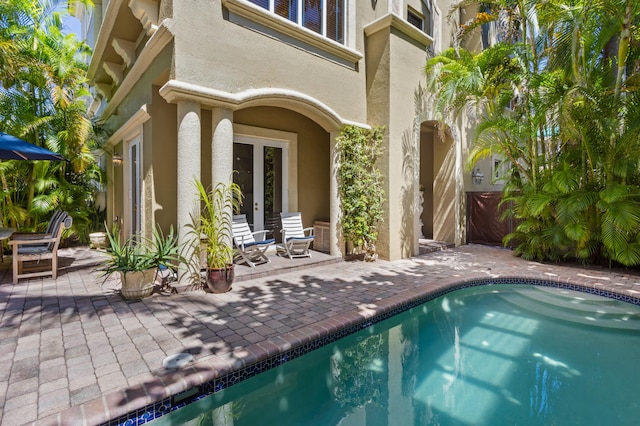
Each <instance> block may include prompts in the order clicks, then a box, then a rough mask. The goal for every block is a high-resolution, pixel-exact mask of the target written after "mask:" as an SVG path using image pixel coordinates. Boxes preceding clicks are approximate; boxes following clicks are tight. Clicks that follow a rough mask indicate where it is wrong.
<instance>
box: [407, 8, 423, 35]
mask: <svg viewBox="0 0 640 426" xmlns="http://www.w3.org/2000/svg"><path fill="white" fill-rule="evenodd" d="M407 21H408V22H409V23H410V24H411V25H413V26H414V27H416V28H417V29H419V30H420V31H424V19H422V16H420V15H419V14H418V12H415V11H413V10H411V9H408V10H407Z"/></svg>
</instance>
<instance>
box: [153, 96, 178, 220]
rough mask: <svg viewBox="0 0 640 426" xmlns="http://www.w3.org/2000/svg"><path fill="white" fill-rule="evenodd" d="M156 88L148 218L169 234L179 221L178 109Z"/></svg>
mask: <svg viewBox="0 0 640 426" xmlns="http://www.w3.org/2000/svg"><path fill="white" fill-rule="evenodd" d="M158 88H159V87H158V86H153V93H152V102H151V105H150V108H149V112H150V114H151V116H152V119H151V126H152V129H151V133H152V135H151V143H150V144H149V145H150V146H151V155H150V157H151V162H150V164H149V171H148V174H147V176H148V177H149V178H151V197H150V201H151V212H150V215H149V216H148V217H153V221H154V222H155V223H156V224H157V225H158V226H160V227H161V228H162V229H163V231H164V232H165V233H166V232H168V230H169V228H170V227H171V226H172V225H173V226H174V227H175V224H176V218H177V208H176V199H177V162H176V158H177V151H178V150H177V145H176V138H177V133H178V129H177V125H178V121H177V119H176V114H177V111H176V110H177V109H176V106H175V105H174V104H169V103H167V102H166V101H165V100H164V98H162V96H160V95H159V94H158Z"/></svg>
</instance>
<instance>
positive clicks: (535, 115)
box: [426, 0, 640, 266]
mask: <svg viewBox="0 0 640 426" xmlns="http://www.w3.org/2000/svg"><path fill="white" fill-rule="evenodd" d="M472 5H475V6H478V7H479V8H478V10H479V13H478V14H477V15H476V16H475V17H474V18H472V19H471V20H469V21H468V22H467V23H465V24H464V25H462V26H461V31H460V34H459V35H460V36H461V37H464V36H468V35H470V34H473V32H474V30H476V29H479V28H481V27H482V26H483V25H489V24H493V25H496V28H497V29H498V30H501V31H503V32H502V33H501V34H502V39H503V43H497V44H495V45H493V46H490V47H488V48H486V49H485V50H483V51H482V52H480V53H477V54H473V53H471V52H468V51H466V50H465V49H464V48H462V47H459V46H458V47H457V48H456V49H451V50H448V51H445V52H443V53H442V54H441V55H439V56H437V57H435V58H432V59H431V60H429V61H428V63H427V66H426V72H427V80H428V83H429V86H430V87H431V89H432V92H433V93H435V98H436V102H435V103H434V105H435V109H436V111H437V112H438V113H439V114H440V117H441V119H442V120H444V121H447V122H448V123H452V122H453V121H454V120H455V119H456V118H457V117H459V116H460V114H462V113H463V112H470V111H472V112H473V114H468V115H467V116H468V117H469V118H471V119H472V120H475V124H476V133H475V139H474V145H473V146H472V147H471V149H470V153H469V162H470V166H472V165H473V164H474V163H475V162H476V161H477V160H478V159H480V158H482V157H486V156H489V155H495V154H498V155H500V156H502V157H503V158H504V159H505V160H506V161H507V162H508V164H509V165H510V172H509V173H508V174H507V175H506V177H505V179H506V185H505V188H504V200H505V201H508V202H509V205H510V206H512V207H511V208H510V209H509V210H508V214H510V215H511V216H512V217H514V218H516V219H517V222H518V223H519V225H518V226H517V228H516V229H515V231H514V232H513V233H512V234H511V235H508V236H507V238H506V240H507V241H515V242H517V248H516V252H517V253H518V254H519V255H521V256H523V257H526V258H530V259H539V260H561V259H577V260H580V261H582V262H585V263H600V264H610V265H612V264H622V265H626V266H636V265H640V197H639V195H640V168H639V165H640V164H639V160H640V124H639V123H640V85H639V84H638V83H639V82H640V67H638V65H637V64H638V63H639V62H640V43H639V42H638V41H639V37H640V4H639V3H638V2H635V1H631V0H621V1H613V0H604V1H601V2H582V1H578V2H566V1H562V0H561V1H553V2H525V1H518V0H516V1H504V0H499V1H495V2H489V3H487V2H476V1H464V2H461V3H460V4H458V5H457V6H456V7H457V8H458V7H468V6H472ZM454 10H457V9H454ZM460 70H461V71H463V72H460Z"/></svg>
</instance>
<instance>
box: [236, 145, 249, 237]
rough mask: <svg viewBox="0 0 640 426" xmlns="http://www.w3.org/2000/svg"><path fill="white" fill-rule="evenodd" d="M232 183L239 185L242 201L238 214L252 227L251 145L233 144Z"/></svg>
mask: <svg viewBox="0 0 640 426" xmlns="http://www.w3.org/2000/svg"><path fill="white" fill-rule="evenodd" d="M233 170H234V171H235V172H236V173H234V174H233V181H234V182H235V183H237V184H238V185H240V189H242V194H243V195H244V200H243V203H242V206H240V213H241V214H245V215H247V222H248V223H249V224H250V225H252V224H253V222H254V219H253V203H254V201H253V200H254V182H253V180H254V179H253V145H249V144H244V143H234V144H233Z"/></svg>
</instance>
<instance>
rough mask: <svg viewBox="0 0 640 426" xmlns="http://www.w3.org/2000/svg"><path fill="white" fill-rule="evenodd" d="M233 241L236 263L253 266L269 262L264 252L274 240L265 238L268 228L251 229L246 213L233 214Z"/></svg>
mask: <svg viewBox="0 0 640 426" xmlns="http://www.w3.org/2000/svg"><path fill="white" fill-rule="evenodd" d="M232 230H233V243H234V245H235V249H236V256H235V261H236V263H246V264H247V265H249V266H251V267H252V268H254V267H255V266H256V265H260V264H263V263H268V262H270V260H269V258H268V257H267V255H266V254H265V252H266V251H267V249H268V248H269V246H270V245H272V244H273V243H274V242H275V240H274V239H273V238H269V239H267V238H266V235H267V233H268V232H269V231H268V230H263V231H255V232H253V231H251V228H249V224H248V223H247V217H246V215H243V214H239V215H234V216H233V221H232Z"/></svg>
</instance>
